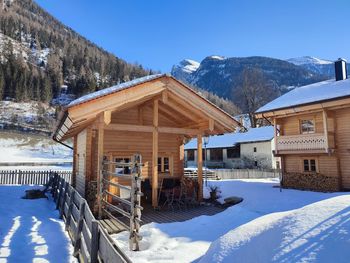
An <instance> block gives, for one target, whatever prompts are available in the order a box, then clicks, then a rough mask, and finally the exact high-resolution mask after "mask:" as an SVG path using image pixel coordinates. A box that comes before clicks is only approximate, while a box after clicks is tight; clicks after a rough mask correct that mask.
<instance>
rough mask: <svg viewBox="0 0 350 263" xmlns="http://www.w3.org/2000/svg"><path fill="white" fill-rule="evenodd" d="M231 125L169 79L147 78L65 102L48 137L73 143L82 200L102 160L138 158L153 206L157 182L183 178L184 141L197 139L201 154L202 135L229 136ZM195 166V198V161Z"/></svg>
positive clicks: (76, 181)
mask: <svg viewBox="0 0 350 263" xmlns="http://www.w3.org/2000/svg"><path fill="white" fill-rule="evenodd" d="M237 126H239V123H238V122H237V121H235V120H234V119H233V118H232V117H231V116H230V115H228V114H227V113H225V112H224V111H222V110H221V109H219V108H218V107H216V106H215V105H213V104H212V103H210V102H209V101H207V100H206V99H204V98H203V97H201V96H200V95H198V93H196V92H195V91H193V90H192V89H190V88H188V87H187V86H185V85H184V84H182V83H181V82H179V81H177V80H176V79H175V78H173V77H171V76H168V75H153V76H147V77H143V78H140V79H136V80H133V81H130V82H126V83H123V84H120V85H117V86H114V87H111V88H107V89H104V90H101V91H98V92H95V93H92V94H88V95H86V96H83V97H81V98H79V99H77V100H75V101H73V102H71V103H70V104H69V105H68V106H67V107H66V108H65V109H64V110H63V112H62V114H61V115H60V118H59V124H58V126H57V128H56V130H55V133H54V136H53V138H54V139H55V140H57V141H60V142H62V141H65V140H67V139H68V138H73V140H74V160H73V162H74V165H73V178H74V179H73V184H74V185H75V187H76V189H77V190H78V191H79V193H80V194H81V195H82V196H85V195H87V194H89V193H88V191H89V189H90V188H89V186H88V185H89V183H90V182H92V181H95V182H96V181H97V182H99V176H100V171H101V170H102V162H103V160H104V159H107V160H109V161H110V162H129V161H130V159H131V156H133V155H134V154H136V153H138V154H141V156H142V162H143V164H144V166H143V167H142V177H143V178H149V179H150V180H151V185H152V205H153V206H154V207H156V206H157V205H158V203H157V202H158V199H157V196H158V187H159V182H160V178H163V177H173V178H175V177H177V178H181V177H182V176H183V167H184V165H183V155H184V152H183V144H184V141H186V140H188V139H190V138H197V140H198V142H199V144H198V152H201V151H202V137H203V136H207V135H214V134H223V133H227V132H232V131H234V130H235V129H236V127H237ZM198 167H199V176H198V183H199V199H201V198H202V159H201V158H198ZM111 172H112V173H114V175H113V176H115V182H118V183H120V184H129V182H128V181H125V180H122V179H121V178H119V179H118V176H117V175H116V174H115V172H116V173H117V172H118V169H115V170H114V169H113V170H112V171H111ZM123 173H127V171H126V172H125V171H124V172H123ZM100 187H101V185H100V184H98V189H100ZM110 191H112V190H110ZM115 194H120V193H115Z"/></svg>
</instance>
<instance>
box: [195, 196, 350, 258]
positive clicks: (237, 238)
mask: <svg viewBox="0 0 350 263" xmlns="http://www.w3.org/2000/svg"><path fill="white" fill-rule="evenodd" d="M349 203H350V196H349V195H345V196H338V197H334V198H330V199H327V200H323V201H320V202H317V203H314V204H311V205H307V206H305V207H303V208H300V209H296V210H292V211H288V212H281V213H273V214H269V215H266V216H262V217H260V218H257V219H255V220H253V221H251V222H249V223H247V224H245V225H242V226H240V227H238V228H236V229H233V230H231V231H230V232H228V233H227V234H226V235H224V236H222V237H221V238H219V239H218V240H217V241H215V242H213V244H212V245H211V246H210V248H209V250H208V252H207V253H206V254H205V256H203V258H202V259H201V260H200V261H199V262H201V263H206V262H230V263H231V262H261V263H263V262H348V259H349V256H350V251H349V249H348V246H349V231H350V206H349Z"/></svg>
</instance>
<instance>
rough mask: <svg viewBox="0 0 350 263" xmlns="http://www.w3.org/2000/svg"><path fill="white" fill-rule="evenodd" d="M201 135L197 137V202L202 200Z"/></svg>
mask: <svg viewBox="0 0 350 263" xmlns="http://www.w3.org/2000/svg"><path fill="white" fill-rule="evenodd" d="M202 143H203V142H202V134H198V135H197V176H198V201H199V202H201V201H202V200H203V155H202V154H203V153H202V151H203V146H202Z"/></svg>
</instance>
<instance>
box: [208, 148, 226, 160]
mask: <svg viewBox="0 0 350 263" xmlns="http://www.w3.org/2000/svg"><path fill="white" fill-rule="evenodd" d="M210 160H213V161H222V160H223V156H222V149H210Z"/></svg>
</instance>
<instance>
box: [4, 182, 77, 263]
mask: <svg viewBox="0 0 350 263" xmlns="http://www.w3.org/2000/svg"><path fill="white" fill-rule="evenodd" d="M30 188H33V187H24V186H0V200H1V202H0V211H1V216H0V262H43V263H44V262H51V263H54V262H57V263H61V262H70V263H71V262H77V261H76V259H75V258H74V257H72V256H71V255H72V253H73V247H72V245H71V243H70V240H69V237H68V235H67V233H66V232H65V231H64V223H63V221H62V220H59V219H58V218H59V215H58V210H56V209H55V204H54V202H52V200H47V199H36V200H26V199H21V197H22V196H23V195H24V191H25V190H27V189H30Z"/></svg>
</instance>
